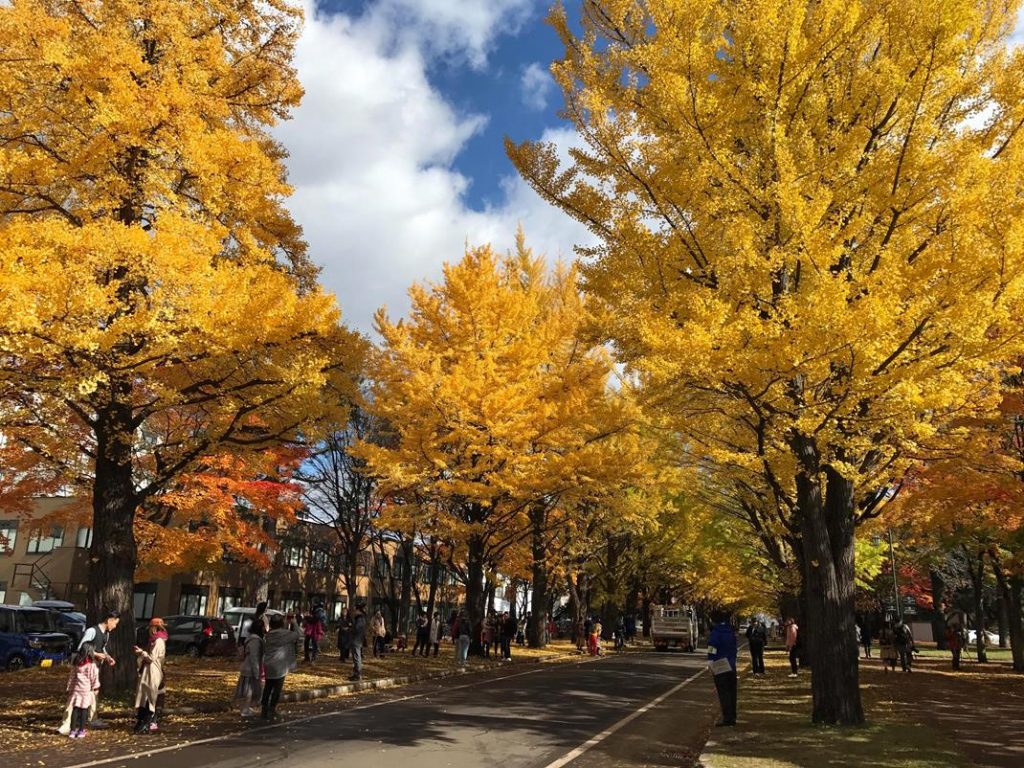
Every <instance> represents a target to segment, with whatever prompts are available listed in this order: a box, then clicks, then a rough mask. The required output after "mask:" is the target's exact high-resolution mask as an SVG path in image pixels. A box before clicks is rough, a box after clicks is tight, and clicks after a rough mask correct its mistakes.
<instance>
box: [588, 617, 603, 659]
mask: <svg viewBox="0 0 1024 768" xmlns="http://www.w3.org/2000/svg"><path fill="white" fill-rule="evenodd" d="M602 632H604V625H603V624H602V623H601V620H600V619H594V623H593V625H591V627H590V648H591V650H590V652H591V654H593V655H594V656H600V655H601V633H602Z"/></svg>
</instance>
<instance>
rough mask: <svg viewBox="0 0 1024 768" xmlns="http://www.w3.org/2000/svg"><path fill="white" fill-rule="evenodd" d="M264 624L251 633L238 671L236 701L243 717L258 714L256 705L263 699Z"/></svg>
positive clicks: (260, 624)
mask: <svg viewBox="0 0 1024 768" xmlns="http://www.w3.org/2000/svg"><path fill="white" fill-rule="evenodd" d="M264 634H266V632H265V631H264V629H263V622H262V621H257V622H256V623H254V624H253V625H252V627H251V628H250V631H249V637H248V638H246V640H245V646H244V647H243V649H242V664H241V667H240V668H239V670H238V684H237V685H236V686H235V701H236V702H237V703H238V706H239V709H240V711H241V714H242V717H252V716H253V715H255V714H256V710H255V708H254V705H255V704H256V703H257V702H259V701H260V700H261V699H262V698H263V682H262V680H263V635H264Z"/></svg>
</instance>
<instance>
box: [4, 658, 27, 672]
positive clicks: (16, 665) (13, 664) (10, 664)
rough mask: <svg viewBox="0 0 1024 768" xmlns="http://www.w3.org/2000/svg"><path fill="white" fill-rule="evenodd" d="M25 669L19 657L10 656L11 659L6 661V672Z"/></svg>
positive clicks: (23, 661)
mask: <svg viewBox="0 0 1024 768" xmlns="http://www.w3.org/2000/svg"><path fill="white" fill-rule="evenodd" d="M25 667H26V664H25V660H24V659H23V658H22V657H21V656H11V658H9V659H8V660H7V671H8V672H17V671H18V670H19V669H24V668H25Z"/></svg>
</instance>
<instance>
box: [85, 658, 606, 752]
mask: <svg viewBox="0 0 1024 768" xmlns="http://www.w3.org/2000/svg"><path fill="white" fill-rule="evenodd" d="M599 658H608V657H605V656H602V657H597V658H588V659H582V660H581V661H577V662H572V663H571V664H570V665H569V666H579V665H581V664H589V663H592V662H595V661H597V660H598V659H599ZM537 666H538V667H539V668H538V669H530V670H527V671H526V672H516V673H515V674H511V675H502V676H501V677H488V678H486V679H482V680H477V681H475V682H468V683H464V684H462V685H455V686H452V687H451V688H443V689H442V690H440V691H437V690H433V691H424V692H423V693H414V694H410V695H409V696H400V697H397V698H394V699H387V700H385V701H375V702H373V703H371V704H360V705H358V706H355V707H349V708H348V709H343V710H335V711H334V712H321V713H320V714H318V715H308V716H306V717H299V718H296V719H295V720H285V721H284V722H281V723H272V724H270V725H261V726H258V727H256V728H249V729H247V730H244V731H235V732H234V733H226V734H223V735H221V736H210V737H208V738H205V739H196V740H195V741H184V742H181V743H180V744H172V745H169V746H166V747H159V748H157V749H147V750H142V751H139V752H132V753H131V754H127V755H118V756H117V757H104V758H102V759H100V760H92V761H90V762H88V763H77V764H75V765H69V766H65V768H93V766H96V765H108V764H109V763H116V762H124V761H127V760H138V759H140V758H143V757H150V756H152V755H159V754H162V753H164V752H174V751H176V750H179V749H188V748H189V747H198V746H201V745H203V744H213V743H215V742H218V741H228V740H229V739H235V738H238V737H239V736H248V735H249V734H251V733H258V732H260V731H269V730H272V729H274V728H287V727H288V726H290V725H299V724H300V723H310V722H313V721H314V720H322V719H324V718H326V717H337V716H338V715H344V714H346V713H347V712H356V711H359V710H363V709H373V708H374V707H383V706H385V705H386V704H398V703H400V702H403V701H412V700H413V699H422V698H423V697H424V696H430V695H432V694H436V693H449V692H450V691H460V690H462V689H464V688H473V687H474V686H477V685H480V684H482V683H497V682H500V681H501V680H511V679H512V678H515V677H525V676H526V675H536V674H537V673H539V672H547V671H548V670H550V669H551V667H550V666H548V665H544V664H538V665H537ZM449 679H450V678H438V679H437V680H438V681H441V680H449ZM423 682H429V681H426V680H424V681H423Z"/></svg>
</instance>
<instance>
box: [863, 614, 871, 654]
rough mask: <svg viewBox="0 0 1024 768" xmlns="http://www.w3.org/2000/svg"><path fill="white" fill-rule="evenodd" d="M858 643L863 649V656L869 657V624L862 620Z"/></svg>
mask: <svg viewBox="0 0 1024 768" xmlns="http://www.w3.org/2000/svg"><path fill="white" fill-rule="evenodd" d="M860 645H861V647H862V648H863V649H864V658H865V659H870V658H871V624H870V623H868V621H867V619H865V620H864V623H863V625H862V626H861V628H860Z"/></svg>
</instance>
